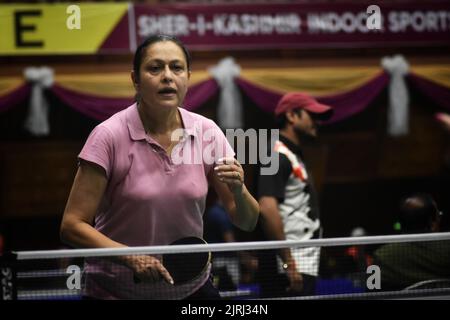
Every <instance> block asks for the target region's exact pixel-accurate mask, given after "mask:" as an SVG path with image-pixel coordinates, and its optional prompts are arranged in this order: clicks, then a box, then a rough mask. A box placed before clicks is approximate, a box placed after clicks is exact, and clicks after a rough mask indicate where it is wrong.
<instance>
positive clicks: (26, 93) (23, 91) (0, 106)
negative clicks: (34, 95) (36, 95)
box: [0, 83, 31, 112]
mask: <svg viewBox="0 0 450 320" xmlns="http://www.w3.org/2000/svg"><path fill="white" fill-rule="evenodd" d="M30 92H31V85H30V84H29V83H24V84H22V85H20V86H19V87H17V88H16V89H14V90H13V91H11V92H9V93H8V94H6V95H3V96H0V112H5V111H7V110H9V109H10V108H13V107H15V106H17V105H18V104H20V103H22V102H23V101H24V100H25V99H28V98H29V97H30Z"/></svg>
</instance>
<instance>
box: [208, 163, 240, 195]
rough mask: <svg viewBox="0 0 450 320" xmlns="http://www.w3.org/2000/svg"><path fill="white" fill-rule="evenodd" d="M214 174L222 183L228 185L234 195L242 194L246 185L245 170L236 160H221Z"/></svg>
mask: <svg viewBox="0 0 450 320" xmlns="http://www.w3.org/2000/svg"><path fill="white" fill-rule="evenodd" d="M214 173H215V174H216V175H217V177H218V178H219V180H220V181H222V182H223V183H226V184H227V186H228V188H230V191H231V192H233V193H235V194H236V193H240V192H242V186H243V185H244V169H242V166H241V164H240V163H239V161H237V160H236V159H235V158H222V159H219V161H218V164H217V165H216V167H215V168H214Z"/></svg>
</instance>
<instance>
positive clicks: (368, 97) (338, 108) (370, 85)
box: [317, 72, 389, 124]
mask: <svg viewBox="0 0 450 320" xmlns="http://www.w3.org/2000/svg"><path fill="white" fill-rule="evenodd" d="M388 83H389V75H388V74H387V73H385V72H381V73H380V74H379V75H377V76H375V77H374V78H373V79H372V80H370V81H368V82H367V83H366V84H364V85H362V86H360V87H358V88H356V89H353V90H350V91H348V92H345V93H341V94H336V95H331V96H324V97H318V98H317V100H318V101H319V102H321V103H323V104H327V105H330V106H332V107H333V109H334V113H333V116H332V117H331V119H330V120H328V121H326V122H325V123H324V124H332V123H336V122H339V121H343V120H345V119H348V118H350V117H352V116H354V115H356V114H358V113H360V112H361V111H363V110H364V109H366V108H367V107H368V106H369V105H370V103H371V102H372V101H373V100H375V98H376V97H377V96H378V95H379V94H380V93H381V91H383V89H384V88H386V86H387V85H388Z"/></svg>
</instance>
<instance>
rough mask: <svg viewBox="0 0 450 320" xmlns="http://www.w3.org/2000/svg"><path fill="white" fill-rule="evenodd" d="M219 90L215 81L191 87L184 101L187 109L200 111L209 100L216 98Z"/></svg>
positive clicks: (207, 81)
mask: <svg viewBox="0 0 450 320" xmlns="http://www.w3.org/2000/svg"><path fill="white" fill-rule="evenodd" d="M218 90H219V86H218V85H217V82H216V80H214V79H209V80H205V81H202V82H200V83H197V84H196V85H193V86H192V87H189V90H188V92H187V94H186V98H185V99H184V104H185V108H186V109H187V110H189V111H194V110H196V109H198V108H199V107H200V106H201V105H202V104H204V103H205V102H206V101H208V99H209V98H211V97H212V96H214V95H215V94H216V93H217V91H218Z"/></svg>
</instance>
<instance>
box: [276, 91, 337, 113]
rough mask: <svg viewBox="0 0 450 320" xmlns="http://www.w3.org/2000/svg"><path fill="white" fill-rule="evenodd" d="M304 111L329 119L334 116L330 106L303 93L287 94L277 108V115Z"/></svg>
mask: <svg viewBox="0 0 450 320" xmlns="http://www.w3.org/2000/svg"><path fill="white" fill-rule="evenodd" d="M295 109H304V110H306V111H309V112H311V113H316V114H319V115H323V116H324V117H325V118H329V117H330V116H331V115H332V114H333V109H332V108H331V107H330V106H327V105H325V104H321V103H319V102H318V101H317V100H316V99H314V98H313V97H311V96H310V95H308V94H306V93H303V92H290V93H286V94H285V95H284V96H283V97H282V98H281V99H280V101H279V102H278V105H277V107H276V108H275V115H276V116H278V115H280V114H283V113H286V112H287V111H289V110H295Z"/></svg>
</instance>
